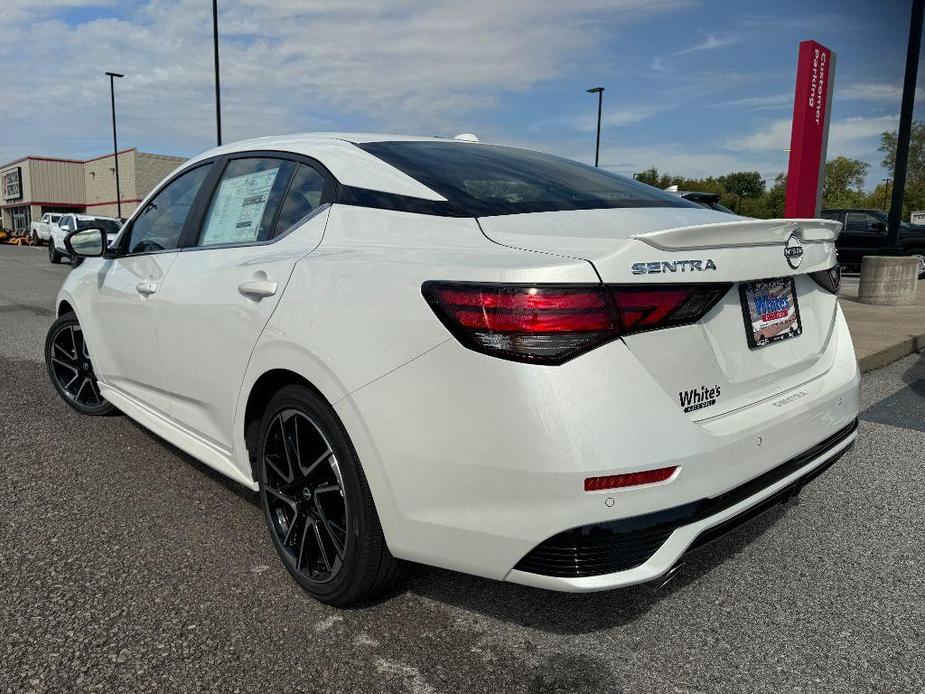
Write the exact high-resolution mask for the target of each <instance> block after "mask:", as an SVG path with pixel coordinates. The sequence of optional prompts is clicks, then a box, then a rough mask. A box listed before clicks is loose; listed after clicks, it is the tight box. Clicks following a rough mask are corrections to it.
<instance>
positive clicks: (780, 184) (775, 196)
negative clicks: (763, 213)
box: [767, 173, 787, 219]
mask: <svg viewBox="0 0 925 694" xmlns="http://www.w3.org/2000/svg"><path fill="white" fill-rule="evenodd" d="M786 199H787V174H784V173H779V174H777V176H776V177H775V178H774V185H773V186H771V188H770V190H768V193H767V205H768V217H770V218H772V219H774V218H778V217H783V216H784V202H785V201H786Z"/></svg>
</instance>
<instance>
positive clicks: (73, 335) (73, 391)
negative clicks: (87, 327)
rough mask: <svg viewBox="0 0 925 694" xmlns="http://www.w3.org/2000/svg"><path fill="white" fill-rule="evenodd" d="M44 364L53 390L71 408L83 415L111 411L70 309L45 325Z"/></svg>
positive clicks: (82, 336) (81, 331) (103, 413)
mask: <svg viewBox="0 0 925 694" xmlns="http://www.w3.org/2000/svg"><path fill="white" fill-rule="evenodd" d="M45 364H46V366H47V367H48V375H49V377H50V378H51V382H52V384H53V385H54V387H55V390H57V391H58V394H59V395H60V396H61V397H62V398H64V401H65V402H66V403H67V404H68V405H70V406H71V407H73V408H74V409H75V410H77V411H78V412H80V413H81V414H87V415H106V414H110V413H111V412H113V410H114V409H115V408H114V407H113V406H112V405H111V404H110V403H109V402H108V401H107V400H106V399H105V398H104V397H103V396H102V395H101V394H100V388H99V384H98V383H97V381H96V374H95V373H94V371H93V362H92V361H91V360H90V352H89V350H88V349H87V342H86V340H85V339H84V334H83V330H82V329H81V327H80V323H79V322H78V320H77V317H76V316H75V315H74V314H73V313H68V314H66V315H64V316H62V317H61V318H59V319H58V320H56V321H55V322H54V323H52V325H51V328H49V330H48V336H47V337H46V338H45Z"/></svg>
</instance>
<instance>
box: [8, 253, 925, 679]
mask: <svg viewBox="0 0 925 694" xmlns="http://www.w3.org/2000/svg"><path fill="white" fill-rule="evenodd" d="M68 271H69V267H68V266H67V265H66V264H65V265H60V266H52V265H50V264H49V263H48V259H47V254H46V252H45V249H43V248H13V247H0V417H2V419H0V431H2V444H0V462H2V466H3V469H4V474H3V476H2V478H0V498H2V502H0V692H29V691H32V692H71V691H75V692H84V691H85V692H148V691H151V692H155V691H156V692H168V691H170V692H208V691H217V692H274V693H275V692H279V693H284V692H285V693H290V692H380V691H381V692H409V693H413V694H431V693H436V692H493V693H497V692H537V693H539V692H542V693H544V694H545V693H547V692H633V693H634V694H636V693H640V694H641V693H648V692H652V693H662V692H749V693H751V692H773V693H774V694H780V693H781V692H839V693H844V692H917V693H921V692H925V658H923V655H922V654H923V644H925V564H923V559H922V556H923V548H925V540H923V538H925V504H923V502H922V499H923V497H925V477H923V475H922V474H921V471H922V469H923V467H925V354H919V355H913V356H911V357H907V358H906V359H903V360H901V361H899V362H896V363H894V364H893V365H891V366H889V367H887V368H885V369H882V370H879V371H874V372H871V373H869V374H866V375H865V377H864V381H863V385H862V406H863V413H862V415H861V417H862V422H861V429H860V437H859V440H858V443H857V444H856V446H855V447H854V449H853V450H852V451H851V452H850V453H849V454H848V455H846V456H845V457H844V458H843V459H842V460H841V461H840V462H839V463H838V464H837V465H836V466H835V467H834V468H832V470H830V471H829V472H828V473H826V474H825V475H823V476H822V477H820V478H819V479H817V480H816V481H815V482H813V483H812V484H811V485H809V486H808V487H807V488H805V489H804V491H803V493H802V495H801V496H800V497H799V499H798V500H796V501H793V502H791V503H790V504H788V505H787V506H784V507H778V508H776V509H774V510H772V511H771V512H769V513H768V514H766V515H764V516H762V517H760V518H759V519H757V520H756V521H755V522H753V523H751V524H750V525H747V526H745V527H743V528H741V529H739V530H738V531H737V532H735V533H734V534H733V535H730V536H727V537H725V538H723V539H722V540H720V541H718V542H717V543H715V544H713V545H710V546H708V547H706V548H705V549H703V550H701V551H700V552H699V553H698V554H696V555H694V556H693V557H692V558H691V559H690V561H688V563H687V567H686V570H685V573H684V574H683V575H682V577H681V578H679V579H678V580H677V581H675V582H674V583H672V584H670V585H669V587H668V588H666V589H665V590H663V591H659V592H653V591H651V590H650V589H648V588H643V587H637V588H632V589H627V590H623V591H615V592H608V593H599V594H592V595H577V596H576V595H564V594H555V593H548V592H542V591H538V590H533V589H528V588H522V587H518V586H514V585H507V584H502V583H497V582H492V581H487V580H482V579H478V578H473V577H468V576H463V575H459V574H455V573H451V572H447V571H441V570H436V569H428V568H424V567H417V568H415V569H414V570H412V571H411V572H409V575H408V576H407V577H406V578H405V579H404V580H403V581H402V583H401V584H400V585H399V586H398V587H397V588H396V590H394V591H393V592H392V594H390V595H389V596H387V597H386V598H384V599H382V600H380V601H378V602H377V603H375V604H372V605H369V606H365V607H362V608H358V609H351V610H337V609H333V608H329V607H326V606H323V605H320V604H318V603H316V602H314V601H313V600H312V599H310V598H309V597H308V596H307V595H305V594H304V593H303V592H302V591H301V590H300V589H299V588H298V586H297V585H296V584H295V583H294V582H293V581H292V580H291V579H290V578H289V577H288V575H287V574H286V573H285V571H284V570H283V568H282V566H281V565H280V564H279V562H278V561H277V558H276V555H275V553H274V551H273V549H272V547H271V546H270V543H269V541H268V539H267V537H266V530H265V528H264V525H263V519H262V517H261V513H260V510H259V507H258V505H257V500H256V497H255V495H254V494H252V493H250V492H249V491H246V490H243V489H240V488H238V487H236V486H235V485H234V484H233V483H232V482H229V481H226V480H225V479H224V478H222V477H220V476H218V475H217V474H215V473H213V472H211V471H210V470H209V469H208V468H206V467H205V466H203V465H201V464H199V463H197V462H195V461H194V460H192V459H191V458H189V457H188V456H186V455H184V454H182V453H180V452H179V451H178V450H177V449H175V448H173V447H171V446H170V445H169V444H167V443H165V442H164V441H162V440H160V439H158V438H157V437H155V436H154V435H152V434H149V433H147V432H146V431H145V430H143V429H141V428H140V427H139V426H137V425H135V424H133V423H132V422H131V421H130V420H129V419H127V418H125V417H123V416H114V417H107V418H84V417H81V416H79V415H78V414H77V413H76V412H74V411H73V410H71V409H70V408H69V407H67V406H66V405H65V404H64V403H63V402H62V401H61V400H60V399H59V398H58V396H57V395H56V394H55V393H54V391H53V390H52V387H51V386H50V384H49V383H48V379H47V376H46V373H45V367H44V364H43V362H42V344H43V341H44V336H45V331H46V329H47V327H48V325H49V324H50V323H51V321H52V320H53V304H54V296H55V294H56V292H57V289H58V287H59V286H60V284H61V282H62V281H63V279H64V277H65V275H66V274H67V272H68Z"/></svg>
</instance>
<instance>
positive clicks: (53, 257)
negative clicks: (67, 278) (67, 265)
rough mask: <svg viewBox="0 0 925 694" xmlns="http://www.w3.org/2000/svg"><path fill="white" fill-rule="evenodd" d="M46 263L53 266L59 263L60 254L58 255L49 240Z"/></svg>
mask: <svg viewBox="0 0 925 694" xmlns="http://www.w3.org/2000/svg"><path fill="white" fill-rule="evenodd" d="M48 261H49V262H50V263H52V264H54V265H57V264H58V263H60V262H61V254H60V253H58V250H57V249H56V248H55V242H54V241H53V240H51V239H49V240H48Z"/></svg>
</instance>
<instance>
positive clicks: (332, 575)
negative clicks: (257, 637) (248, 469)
mask: <svg viewBox="0 0 925 694" xmlns="http://www.w3.org/2000/svg"><path fill="white" fill-rule="evenodd" d="M259 441H260V444H259V450H258V455H257V461H258V462H257V475H258V481H259V483H260V502H261V506H262V507H263V511H264V517H265V519H266V522H267V526H268V528H269V531H270V539H271V541H272V542H273V546H274V547H275V548H276V551H277V553H278V554H279V556H280V559H281V560H282V562H283V564H284V565H285V567H286V569H287V570H288V571H289V573H290V574H291V575H292V577H293V578H294V579H295V580H296V581H297V582H298V583H299V585H301V586H302V587H303V588H304V589H305V590H306V591H308V592H309V593H310V594H311V595H312V596H313V597H315V598H317V599H318V600H320V601H322V602H325V603H328V604H330V605H347V604H350V603H354V602H358V601H361V600H364V599H368V598H371V597H373V596H374V595H375V594H376V593H378V592H381V591H382V590H383V589H384V588H386V587H387V586H388V585H389V584H390V583H391V582H392V581H393V580H394V577H395V575H396V573H397V570H398V562H397V560H396V559H395V558H393V557H392V555H391V553H390V552H389V550H388V547H386V544H385V538H384V536H383V534H382V528H381V526H380V524H379V516H378V514H377V513H376V507H375V504H374V503H373V498H372V494H371V493H370V491H369V485H368V483H367V481H366V475H365V474H364V473H363V468H362V466H361V465H360V461H359V458H358V457H357V454H356V451H354V449H353V444H352V443H351V442H350V439H349V437H348V436H347V432H346V431H345V430H344V427H343V424H341V422H340V419H339V418H338V417H337V414H336V413H335V412H334V411H333V410H332V409H331V407H330V405H328V404H327V402H325V401H324V400H323V399H322V398H321V397H320V396H319V395H317V394H316V393H315V392H314V391H312V390H310V389H309V388H306V387H304V386H296V385H292V386H286V387H285V388H283V389H282V390H280V392H279V393H277V394H276V396H275V397H274V398H273V399H272V400H271V401H270V404H269V406H268V407H267V410H266V412H265V413H264V416H263V420H262V422H261V426H260V438H259Z"/></svg>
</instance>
